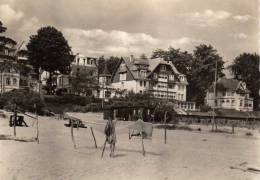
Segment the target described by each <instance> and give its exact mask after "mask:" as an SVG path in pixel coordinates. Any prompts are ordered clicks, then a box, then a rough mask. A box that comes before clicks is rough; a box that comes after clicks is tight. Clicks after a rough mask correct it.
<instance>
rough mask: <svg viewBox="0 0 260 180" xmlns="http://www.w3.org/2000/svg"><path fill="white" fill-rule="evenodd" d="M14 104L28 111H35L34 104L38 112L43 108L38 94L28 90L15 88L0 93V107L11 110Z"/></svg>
mask: <svg viewBox="0 0 260 180" xmlns="http://www.w3.org/2000/svg"><path fill="white" fill-rule="evenodd" d="M14 104H16V105H17V107H18V109H20V110H22V111H29V112H35V106H34V105H35V104H36V107H37V112H38V113H42V112H43V111H44V108H45V105H44V102H43V101H42V100H41V98H40V96H39V94H37V93H35V92H33V91H30V90H24V89H16V90H12V91H9V92H5V93H3V94H1V95H0V108H2V109H7V110H13V107H14Z"/></svg>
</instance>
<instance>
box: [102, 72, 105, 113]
mask: <svg viewBox="0 0 260 180" xmlns="http://www.w3.org/2000/svg"><path fill="white" fill-rule="evenodd" d="M102 78H103V77H102ZM104 88H105V85H104V79H102V108H104V96H105V89H104Z"/></svg>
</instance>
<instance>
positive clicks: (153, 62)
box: [120, 57, 181, 79]
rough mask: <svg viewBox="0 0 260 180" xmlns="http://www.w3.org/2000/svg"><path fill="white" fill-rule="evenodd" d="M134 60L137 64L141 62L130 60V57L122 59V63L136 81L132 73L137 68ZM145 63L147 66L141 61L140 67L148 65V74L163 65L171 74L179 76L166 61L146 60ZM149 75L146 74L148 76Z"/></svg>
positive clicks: (134, 59)
mask: <svg viewBox="0 0 260 180" xmlns="http://www.w3.org/2000/svg"><path fill="white" fill-rule="evenodd" d="M136 60H138V62H141V61H140V60H139V59H136V58H132V57H124V58H123V61H124V62H125V64H126V67H127V68H128V69H129V70H130V72H131V75H132V76H133V77H134V79H138V77H136V76H135V73H133V71H136V70H137V66H136V62H137V61H136ZM147 62H148V64H146V63H143V61H142V65H148V72H150V74H151V73H152V72H153V71H154V70H155V69H156V67H157V66H159V65H160V64H165V65H170V66H171V68H172V70H173V72H174V73H175V74H176V75H181V73H180V72H179V71H178V70H177V69H176V67H175V66H174V65H173V64H172V63H171V62H169V63H168V62H167V61H165V60H163V59H162V58H156V59H147ZM120 64H121V63H120ZM150 74H148V76H149V75H150Z"/></svg>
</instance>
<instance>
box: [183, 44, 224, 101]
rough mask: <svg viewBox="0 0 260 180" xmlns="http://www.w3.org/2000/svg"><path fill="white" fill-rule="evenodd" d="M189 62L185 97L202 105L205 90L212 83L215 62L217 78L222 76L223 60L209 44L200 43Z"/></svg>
mask: <svg viewBox="0 0 260 180" xmlns="http://www.w3.org/2000/svg"><path fill="white" fill-rule="evenodd" d="M193 56H194V59H193V61H192V63H191V69H190V75H189V76H190V77H189V88H188V89H187V98H188V99H189V100H193V101H196V103H197V105H203V104H204V101H205V96H206V91H207V89H208V88H209V87H210V86H211V85H212V84H213V82H214V79H215V70H216V63H217V78H220V77H223V76H224V73H223V69H224V61H223V59H222V57H221V56H220V55H219V54H218V52H217V50H216V49H214V48H213V46H211V45H205V44H201V45H199V46H197V47H195V50H194V52H193Z"/></svg>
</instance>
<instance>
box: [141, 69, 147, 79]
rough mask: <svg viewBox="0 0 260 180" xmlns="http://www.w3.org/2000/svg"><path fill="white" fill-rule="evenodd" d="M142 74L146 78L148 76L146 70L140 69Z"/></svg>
mask: <svg viewBox="0 0 260 180" xmlns="http://www.w3.org/2000/svg"><path fill="white" fill-rule="evenodd" d="M140 76H141V77H144V78H145V77H146V71H144V70H141V71H140Z"/></svg>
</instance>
